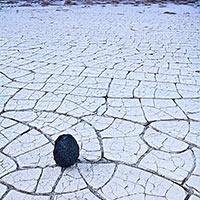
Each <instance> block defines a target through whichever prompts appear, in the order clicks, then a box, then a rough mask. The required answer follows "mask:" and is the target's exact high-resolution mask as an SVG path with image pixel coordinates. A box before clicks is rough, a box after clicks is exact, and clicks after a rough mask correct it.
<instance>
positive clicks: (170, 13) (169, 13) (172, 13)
mask: <svg viewBox="0 0 200 200" xmlns="http://www.w3.org/2000/svg"><path fill="white" fill-rule="evenodd" d="M164 14H167V15H176V13H175V12H169V11H166V12H164Z"/></svg>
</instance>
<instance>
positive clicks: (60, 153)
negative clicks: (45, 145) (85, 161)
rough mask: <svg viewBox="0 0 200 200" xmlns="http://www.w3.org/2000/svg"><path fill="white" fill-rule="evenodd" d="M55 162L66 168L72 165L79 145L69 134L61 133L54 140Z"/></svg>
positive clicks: (75, 159) (77, 155)
mask: <svg viewBox="0 0 200 200" xmlns="http://www.w3.org/2000/svg"><path fill="white" fill-rule="evenodd" d="M53 156H54V160H55V161H56V164H57V165H59V166H61V167H63V168H66V167H70V166H71V165H73V164H74V163H75V162H76V161H77V159H78V157H79V146H78V144H77V142H76V140H75V138H74V137H73V136H72V135H70V134H65V135H61V136H59V137H58V138H57V140H56V142H55V147H54V151H53Z"/></svg>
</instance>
